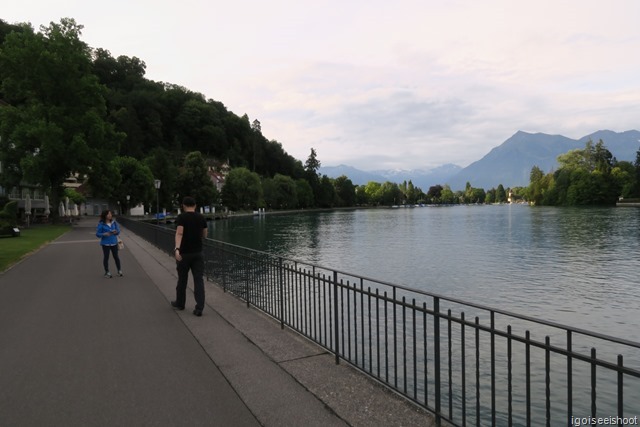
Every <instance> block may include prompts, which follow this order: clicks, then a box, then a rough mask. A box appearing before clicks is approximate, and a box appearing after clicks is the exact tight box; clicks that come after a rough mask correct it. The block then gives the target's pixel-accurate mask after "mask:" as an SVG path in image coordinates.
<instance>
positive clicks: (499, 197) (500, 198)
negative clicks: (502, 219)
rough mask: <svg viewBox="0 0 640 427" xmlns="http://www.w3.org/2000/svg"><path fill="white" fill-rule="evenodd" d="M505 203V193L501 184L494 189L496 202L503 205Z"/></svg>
mask: <svg viewBox="0 0 640 427" xmlns="http://www.w3.org/2000/svg"><path fill="white" fill-rule="evenodd" d="M506 201H507V192H506V191H505V190H504V187H503V186H502V184H500V185H498V188H496V202H498V203H505V202H506Z"/></svg>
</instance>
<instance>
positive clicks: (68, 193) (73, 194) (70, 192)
mask: <svg viewBox="0 0 640 427" xmlns="http://www.w3.org/2000/svg"><path fill="white" fill-rule="evenodd" d="M64 196H65V197H68V198H69V200H71V201H72V202H73V203H75V204H76V205H80V204H82V203H84V202H85V197H84V196H83V195H82V194H80V193H78V192H77V191H76V190H74V189H73V188H65V189H64Z"/></svg>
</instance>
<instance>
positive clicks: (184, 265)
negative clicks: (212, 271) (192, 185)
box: [171, 196, 207, 317]
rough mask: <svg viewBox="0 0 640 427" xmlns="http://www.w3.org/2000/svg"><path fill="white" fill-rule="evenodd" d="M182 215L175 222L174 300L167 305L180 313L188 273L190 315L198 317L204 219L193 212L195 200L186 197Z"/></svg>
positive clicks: (183, 303) (200, 309)
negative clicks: (192, 305)
mask: <svg viewBox="0 0 640 427" xmlns="http://www.w3.org/2000/svg"><path fill="white" fill-rule="evenodd" d="M182 209H183V210H184V212H182V213H181V214H180V215H178V218H177V219H176V225H177V227H176V237H175V240H176V247H175V249H174V253H175V257H176V265H177V270H178V285H177V286H176V300H175V301H171V306H172V307H173V308H175V309H178V310H184V306H185V303H186V299H187V280H188V279H189V270H191V274H192V275H193V296H194V297H195V299H196V308H195V310H193V314H195V315H196V316H198V317H199V316H202V310H203V309H204V277H203V276H204V254H203V252H202V240H203V239H204V238H206V237H207V220H206V219H205V218H204V216H202V215H201V214H200V213H198V212H196V201H195V199H194V198H193V197H190V196H187V197H185V198H184V199H183V200H182Z"/></svg>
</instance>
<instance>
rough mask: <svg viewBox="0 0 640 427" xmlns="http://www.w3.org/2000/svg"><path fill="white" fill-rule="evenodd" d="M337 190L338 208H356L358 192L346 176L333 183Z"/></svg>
mask: <svg viewBox="0 0 640 427" xmlns="http://www.w3.org/2000/svg"><path fill="white" fill-rule="evenodd" d="M333 186H334V188H335V190H336V199H337V200H336V203H337V205H338V206H354V205H355V201H356V191H355V186H354V185H353V182H351V180H350V179H349V178H347V177H346V176H345V175H342V176H339V177H338V178H336V179H335V180H334V181H333Z"/></svg>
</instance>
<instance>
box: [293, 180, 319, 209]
mask: <svg viewBox="0 0 640 427" xmlns="http://www.w3.org/2000/svg"><path fill="white" fill-rule="evenodd" d="M296 194H297V195H298V206H299V207H301V208H303V209H304V208H310V207H312V206H313V205H314V204H315V201H314V199H313V189H312V188H311V185H310V184H309V182H308V181H307V180H306V179H302V178H300V179H298V180H297V181H296Z"/></svg>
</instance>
